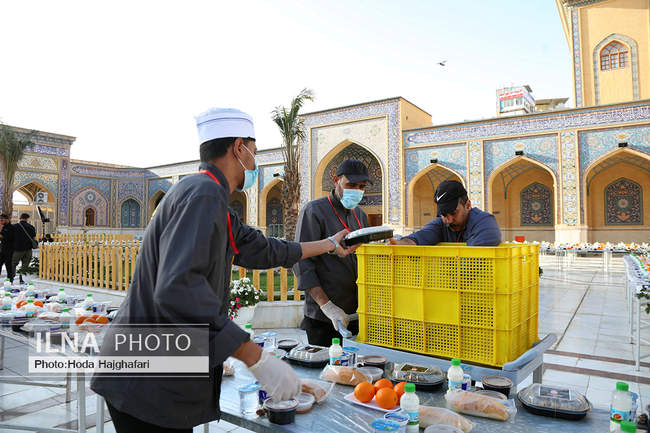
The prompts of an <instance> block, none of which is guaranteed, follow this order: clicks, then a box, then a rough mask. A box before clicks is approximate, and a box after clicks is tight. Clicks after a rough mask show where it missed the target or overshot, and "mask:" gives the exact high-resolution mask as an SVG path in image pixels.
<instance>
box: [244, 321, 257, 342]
mask: <svg viewBox="0 0 650 433" xmlns="http://www.w3.org/2000/svg"><path fill="white" fill-rule="evenodd" d="M244 331H246V332H248V333H249V334H250V336H251V341H253V338H255V333H254V332H253V325H251V324H250V323H247V324H245V325H244Z"/></svg>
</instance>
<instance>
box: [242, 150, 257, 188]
mask: <svg viewBox="0 0 650 433" xmlns="http://www.w3.org/2000/svg"><path fill="white" fill-rule="evenodd" d="M244 149H246V151H247V152H248V153H250V154H251V155H253V152H251V151H250V150H248V147H246V146H244ZM237 160H238V161H239V163H240V164H241V166H242V167H244V185H243V186H242V187H241V189H239V188H237V190H238V191H243V190H245V189H248V188H250V187H251V186H253V185H254V184H255V179H257V173H258V172H259V168H258V167H257V161H255V155H253V161H254V164H255V168H254V169H252V170H249V169H247V168H246V167H245V166H244V164H243V163H242V162H241V159H239V158H237Z"/></svg>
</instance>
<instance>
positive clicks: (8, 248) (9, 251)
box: [0, 213, 15, 281]
mask: <svg viewBox="0 0 650 433" xmlns="http://www.w3.org/2000/svg"><path fill="white" fill-rule="evenodd" d="M0 226H2V230H1V231H0V248H1V249H2V250H1V251H0V271H2V266H3V265H4V267H5V269H6V270H7V278H8V279H9V281H13V280H14V276H15V273H14V267H13V252H14V235H13V230H12V227H11V222H10V221H9V216H8V215H7V214H5V213H3V214H0Z"/></svg>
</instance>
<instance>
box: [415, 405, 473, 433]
mask: <svg viewBox="0 0 650 433" xmlns="http://www.w3.org/2000/svg"><path fill="white" fill-rule="evenodd" d="M418 418H420V427H421V428H427V427H429V426H436V425H450V426H454V427H456V428H458V429H460V430H462V431H463V432H464V433H468V432H470V431H472V429H473V428H474V423H473V422H471V421H470V420H468V419H467V418H465V417H464V416H462V415H459V414H457V413H456V412H454V411H451V410H449V409H445V408H443V407H431V406H420V409H419V411H418Z"/></svg>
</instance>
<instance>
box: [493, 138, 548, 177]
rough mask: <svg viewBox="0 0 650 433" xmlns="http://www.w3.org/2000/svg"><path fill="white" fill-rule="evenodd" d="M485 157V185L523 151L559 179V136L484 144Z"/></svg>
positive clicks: (513, 139) (494, 141)
mask: <svg viewBox="0 0 650 433" xmlns="http://www.w3.org/2000/svg"><path fill="white" fill-rule="evenodd" d="M483 150H484V155H485V180H486V182H485V184H486V185H487V179H489V177H490V175H491V174H492V173H493V172H494V171H495V170H496V169H497V168H498V167H499V166H500V165H501V164H503V163H504V162H506V161H509V160H511V159H513V158H516V155H515V151H518V150H521V151H523V152H524V156H526V157H527V158H530V159H534V160H535V161H538V162H540V163H542V164H543V165H545V166H546V167H548V168H550V169H551V170H552V171H553V172H554V173H555V176H556V177H557V175H558V157H557V135H555V134H553V135H543V136H537V137H523V138H508V139H504V140H490V141H484V142H483Z"/></svg>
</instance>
